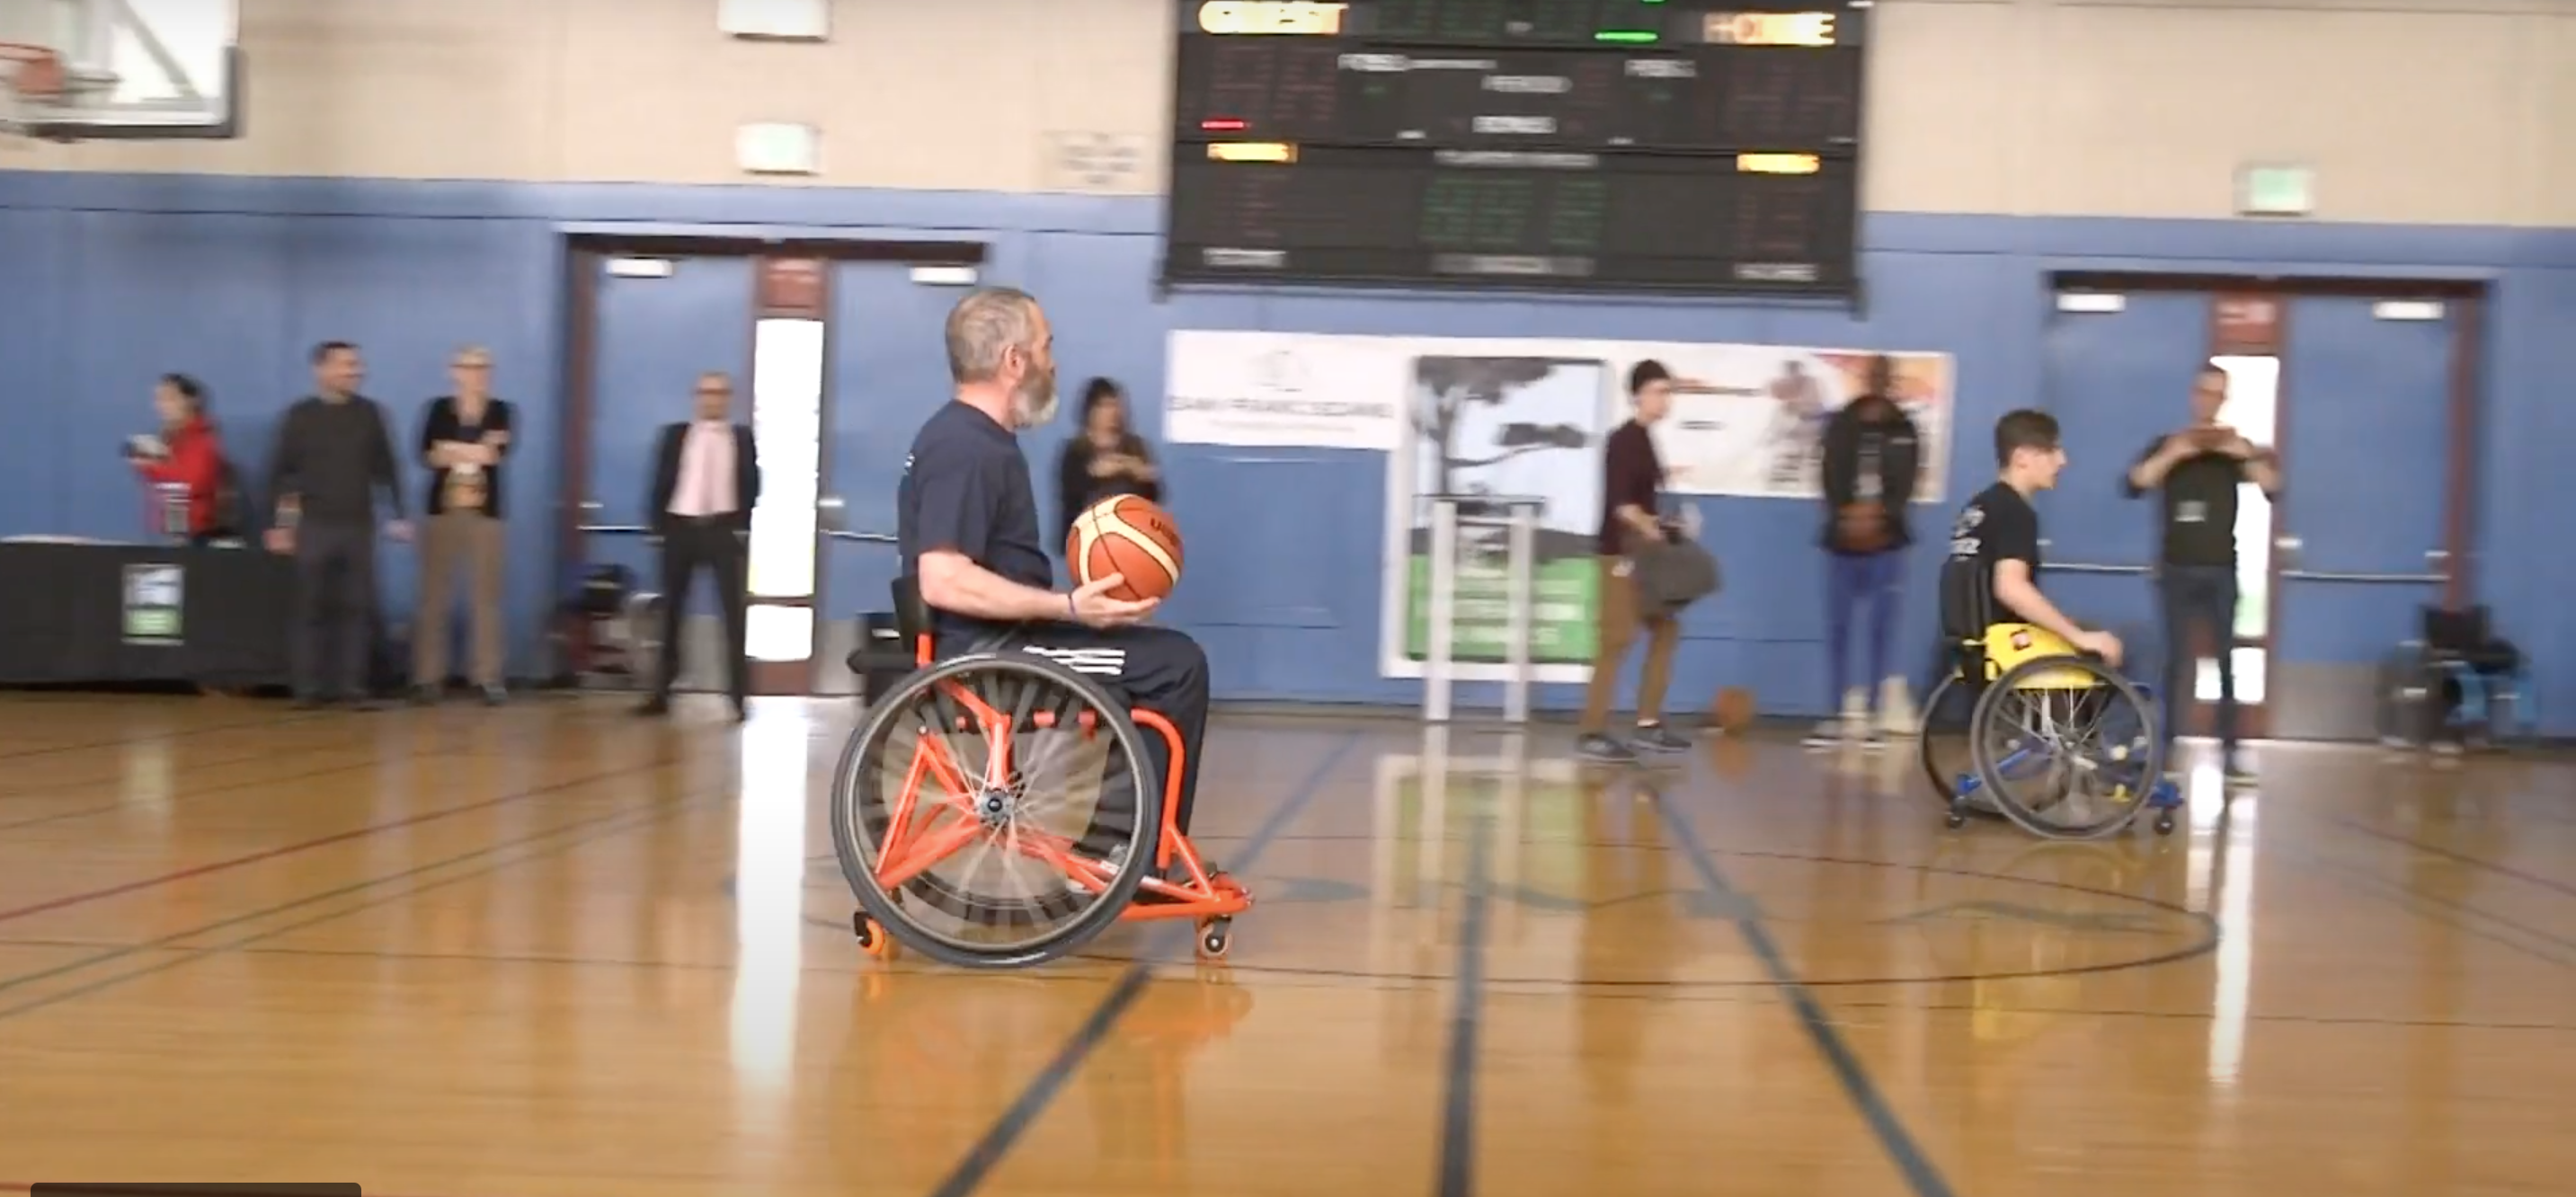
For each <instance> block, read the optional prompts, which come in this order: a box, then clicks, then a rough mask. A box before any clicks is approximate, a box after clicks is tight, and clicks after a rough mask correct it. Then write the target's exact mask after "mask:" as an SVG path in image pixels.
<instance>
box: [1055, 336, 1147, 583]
mask: <svg viewBox="0 0 2576 1197" xmlns="http://www.w3.org/2000/svg"><path fill="white" fill-rule="evenodd" d="M1111 495H1137V496H1140V497H1142V498H1143V499H1144V500H1145V501H1146V502H1148V503H1160V502H1162V501H1163V473H1162V470H1161V469H1159V468H1157V467H1156V466H1155V464H1154V453H1153V450H1151V449H1149V448H1147V447H1146V445H1145V438H1143V437H1141V436H1138V435H1136V432H1135V429H1133V428H1131V427H1129V425H1128V423H1127V395H1126V393H1125V392H1124V391H1121V390H1119V389H1118V384H1117V383H1115V382H1112V381H1110V380H1109V379H1106V378H1095V379H1092V380H1091V381H1090V382H1089V383H1086V384H1084V386H1083V388H1082V426H1081V427H1079V428H1076V429H1075V430H1074V433H1073V439H1072V440H1069V441H1066V442H1065V443H1064V454H1063V456H1061V457H1059V458H1057V459H1056V465H1055V497H1056V521H1055V533H1056V535H1055V543H1056V546H1057V548H1056V551H1057V552H1059V553H1060V552H1063V551H1064V549H1063V545H1064V543H1065V539H1066V538H1067V537H1068V536H1070V535H1072V533H1073V518H1074V517H1075V516H1078V515H1081V514H1082V513H1083V512H1085V511H1089V510H1091V505H1092V504H1094V503H1097V502H1099V501H1101V500H1102V499H1106V498H1108V497H1109V496H1111Z"/></svg>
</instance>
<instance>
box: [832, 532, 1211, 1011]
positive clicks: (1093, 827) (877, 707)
mask: <svg viewBox="0 0 2576 1197" xmlns="http://www.w3.org/2000/svg"><path fill="white" fill-rule="evenodd" d="M894 603H895V612H894V613H895V620H896V624H897V626H898V627H899V628H900V629H901V630H902V633H903V636H904V639H905V641H906V642H907V643H909V644H911V645H912V646H913V652H914V660H915V661H916V662H917V663H918V665H919V668H918V669H917V670H915V671H914V672H913V673H912V674H911V675H910V676H908V677H906V678H904V679H903V680H902V681H901V682H900V683H898V684H896V685H894V686H893V687H892V688H890V689H889V690H887V691H886V692H885V693H884V694H883V695H881V696H879V697H878V698H877V699H876V701H875V702H874V703H873V704H872V705H871V706H870V708H869V710H868V713H867V715H866V716H865V717H864V718H863V719H862V720H861V721H860V724H859V727H858V729H857V730H856V731H855V732H853V733H852V734H851V736H850V740H849V743H848V745H847V746H845V747H844V748H843V749H842V750H841V762H840V767H839V768H838V769H837V770H836V771H835V772H834V774H833V778H832V802H831V817H832V846H833V849H834V851H835V852H836V853H837V854H838V856H839V857H840V862H841V872H842V875H843V876H844V877H846V878H847V879H848V881H849V884H850V890H851V892H852V893H853V894H855V895H856V896H857V898H858V902H859V911H858V913H857V914H855V915H854V916H852V925H853V927H854V929H855V930H856V931H857V933H858V938H859V946H860V947H861V948H862V949H863V950H865V951H866V952H867V953H868V954H869V955H872V956H877V957H879V958H890V957H892V956H893V955H894V954H895V953H896V951H897V948H898V945H900V946H902V947H905V948H913V949H918V950H919V951H921V952H923V953H924V954H926V955H928V956H930V957H932V958H934V959H936V960H939V961H941V962H943V963H946V964H953V965H958V966H962V967H968V968H993V969H1000V968H1023V967H1027V966H1030V965H1035V964H1040V963H1044V962H1046V961H1048V960H1052V959H1055V958H1056V957H1059V956H1063V955H1065V954H1067V953H1070V952H1073V951H1075V950H1076V949H1078V948H1080V947H1082V945H1083V944H1085V943H1087V942H1089V941H1090V940H1091V938H1092V937H1093V936H1096V935H1098V934H1100V933H1101V932H1102V931H1103V930H1106V929H1107V928H1108V926H1109V925H1110V924H1111V923H1114V922H1118V921H1120V920H1122V919H1138V920H1141V919H1191V920H1195V921H1196V923H1197V924H1198V928H1197V929H1198V936H1197V949H1198V955H1199V957H1200V958H1201V959H1203V960H1215V959H1219V958H1222V957H1223V956H1224V955H1225V954H1226V951H1227V949H1228V948H1229V947H1230V946H1231V944H1232V938H1233V935H1232V928H1233V920H1234V916H1235V915H1238V914H1241V913H1243V911H1244V910H1246V909H1248V908H1250V907H1251V905H1252V895H1251V894H1250V893H1248V892H1246V891H1245V890H1244V888H1243V887H1242V886H1241V885H1239V884H1237V883H1236V882H1235V881H1234V880H1233V879H1232V878H1230V877H1227V876H1225V875H1224V874H1222V873H1212V872H1211V871H1210V870H1209V869H1208V867H1207V865H1206V863H1205V862H1204V861H1203V860H1202V859H1201V858H1200V857H1199V854H1198V851H1197V849H1195V848H1194V847H1192V846H1191V844H1190V841H1189V837H1187V836H1185V835H1182V834H1181V832H1180V829H1179V827H1178V826H1177V825H1176V821H1177V818H1178V809H1179V801H1180V778H1181V771H1182V765H1183V763H1184V762H1183V752H1184V751H1185V750H1184V749H1183V747H1182V743H1181V734H1180V731H1179V729H1177V728H1175V727H1173V726H1172V724H1171V723H1170V721H1168V720H1166V719H1164V718H1163V717H1162V716H1161V715H1158V714H1156V713H1154V712H1152V711H1148V710H1143V709H1132V710H1131V709H1130V708H1129V707H1128V706H1127V704H1126V703H1125V702H1123V701H1120V700H1119V699H1117V698H1115V697H1113V696H1112V694H1111V692H1110V690H1109V689H1108V688H1107V687H1104V686H1103V685H1102V684H1101V683H1100V682H1098V681H1096V680H1094V679H1092V678H1090V677H1087V676H1085V675H1083V674H1081V673H1078V672H1075V671H1074V670H1073V669H1071V668H1069V667H1067V666H1065V665H1063V664H1060V663H1058V662H1056V661H1054V660H1052V659H1049V658H1047V657H1043V656H1039V655H1037V654H1034V653H1026V652H1014V651H1004V652H974V653H967V654H964V655H961V656H956V657H952V658H950V659H948V660H945V661H940V660H937V659H936V658H935V657H934V655H933V652H932V644H931V635H930V630H929V629H930V621H929V612H928V609H927V608H925V607H924V606H923V605H922V602H921V592H920V589H919V587H918V585H917V584H916V583H915V582H914V580H913V579H911V578H902V579H898V580H896V582H895V584H894ZM1147 728H1150V729H1152V731H1153V732H1154V733H1155V734H1156V735H1159V736H1160V737H1162V741H1163V744H1164V745H1165V746H1166V747H1167V748H1168V749H1169V751H1168V753H1167V755H1166V756H1165V758H1164V759H1165V761H1166V767H1164V768H1161V769H1157V768H1156V767H1155V764H1154V761H1153V758H1152V756H1151V755H1150V754H1149V753H1148V751H1147V745H1146V741H1145V738H1144V734H1143V731H1142V729H1147ZM1059 767H1060V768H1059Z"/></svg>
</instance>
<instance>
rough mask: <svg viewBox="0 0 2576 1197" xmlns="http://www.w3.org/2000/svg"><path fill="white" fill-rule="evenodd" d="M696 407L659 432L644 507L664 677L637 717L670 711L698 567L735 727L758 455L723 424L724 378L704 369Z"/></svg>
mask: <svg viewBox="0 0 2576 1197" xmlns="http://www.w3.org/2000/svg"><path fill="white" fill-rule="evenodd" d="M695 401H696V404H697V413H696V418H695V419H693V420H690V421H688V422H687V423H682V424H665V425H663V426H662V443H661V448H660V451H659V452H658V453H657V454H656V455H655V461H656V465H655V468H654V471H653V497H652V501H651V502H649V503H647V504H646V505H645V508H644V509H645V511H646V512H648V513H649V514H648V515H647V516H646V518H648V519H650V520H652V521H653V536H654V538H655V539H656V540H658V541H659V542H660V543H661V546H662V675H661V676H660V677H658V678H655V679H654V682H653V697H652V698H651V699H649V700H647V701H646V702H645V703H644V706H643V708H642V709H641V710H640V711H638V712H637V713H638V714H643V715H665V714H669V713H670V710H671V686H672V684H673V683H674V682H675V681H677V680H678V678H679V676H680V649H681V641H680V627H681V616H682V614H683V612H685V611H686V610H687V608H688V605H689V586H690V585H691V584H692V583H694V582H696V581H697V577H698V571H699V570H700V569H704V570H706V571H707V572H709V573H711V574H714V575H715V585H716V602H717V604H718V605H720V606H721V607H722V608H723V609H724V625H725V648H726V659H725V672H726V677H727V678H728V680H729V682H730V686H729V692H730V693H731V695H732V698H733V717H734V721H735V722H741V721H742V719H743V717H744V714H745V705H746V704H747V703H748V701H749V699H750V695H751V662H750V660H749V659H748V658H747V657H746V656H745V655H744V650H745V649H746V648H747V647H748V645H747V644H746V643H745V642H746V641H747V640H748V639H749V631H748V628H747V624H746V621H747V620H748V618H749V613H748V612H746V611H745V610H744V605H745V604H746V603H747V602H748V601H749V599H750V584H749V575H750V557H751V509H752V508H753V507H754V506H756V505H757V504H758V503H759V502H760V458H759V455H758V453H757V451H756V450H755V448H754V445H753V442H752V438H751V426H750V425H748V424H740V423H735V422H733V421H732V419H731V416H732V412H733V380H732V379H731V378H729V377H727V376H726V375H724V374H723V373H722V372H719V371H712V370H711V371H708V372H707V373H705V374H701V375H699V376H698V386H697V395H696V400H695Z"/></svg>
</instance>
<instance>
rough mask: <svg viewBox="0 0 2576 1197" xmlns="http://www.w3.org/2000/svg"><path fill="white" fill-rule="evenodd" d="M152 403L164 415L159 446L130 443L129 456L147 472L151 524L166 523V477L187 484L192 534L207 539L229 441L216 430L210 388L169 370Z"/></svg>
mask: <svg viewBox="0 0 2576 1197" xmlns="http://www.w3.org/2000/svg"><path fill="white" fill-rule="evenodd" d="M152 406H153V408H154V410H156V411H158V412H159V413H160V415H161V438H160V439H161V443H160V445H159V446H158V449H159V451H158V452H157V453H156V452H152V451H150V447H147V446H138V447H129V448H128V450H127V455H128V457H129V458H130V459H131V460H132V461H133V462H134V472H135V473H137V474H139V475H141V476H142V477H143V481H144V483H145V484H146V486H147V487H148V488H150V489H151V494H150V499H151V504H150V506H149V507H148V508H147V511H148V512H149V519H150V521H151V526H152V527H153V528H155V529H158V528H160V527H161V525H162V516H161V495H160V492H159V489H158V488H159V487H160V485H161V484H163V483H177V484H180V485H184V486H186V487H187V488H188V536H189V539H191V540H197V541H203V540H205V539H207V538H208V537H209V536H210V535H212V534H213V533H214V532H215V531H216V530H217V529H216V528H215V514H216V513H215V488H216V484H217V482H218V481H219V480H220V478H221V477H222V474H223V460H224V446H223V441H222V439H221V438H219V437H217V436H216V435H215V426H214V424H213V423H212V422H211V421H209V420H207V419H206V388H204V387H203V386H200V385H198V383H197V380H196V379H193V378H190V377H188V376H187V375H185V374H164V375H162V376H161V384H160V385H159V386H157V387H154V388H153V390H152Z"/></svg>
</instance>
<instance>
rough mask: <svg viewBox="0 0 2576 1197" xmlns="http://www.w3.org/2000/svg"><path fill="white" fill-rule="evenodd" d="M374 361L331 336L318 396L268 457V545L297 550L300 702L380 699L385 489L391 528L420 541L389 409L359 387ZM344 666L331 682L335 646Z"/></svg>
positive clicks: (317, 351) (294, 411)
mask: <svg viewBox="0 0 2576 1197" xmlns="http://www.w3.org/2000/svg"><path fill="white" fill-rule="evenodd" d="M365 378H366V364H365V363H364V362H362V361H361V360H359V357H358V347H357V346H355V345H352V344H350V343H348V342H346V341H325V342H323V343H322V344H320V345H318V346H315V347H314V350H313V382H314V391H313V394H311V395H309V396H307V397H305V398H304V399H301V400H299V401H297V402H296V404H295V406H293V407H291V408H288V409H287V411H286V419H285V421H284V422H283V423H281V424H280V425H279V426H278V430H277V451H276V452H275V453H273V454H271V455H270V457H269V485H268V493H270V494H272V495H275V496H276V503H277V522H276V524H275V525H274V526H273V527H271V528H270V529H269V533H268V545H269V548H270V549H272V550H274V551H276V552H280V553H293V554H295V607H296V612H295V622H296V626H297V628H298V629H299V630H298V633H297V635H296V638H295V659H294V666H293V673H294V680H295V699H296V705H298V706H300V707H307V708H311V707H320V706H326V705H328V704H330V703H331V702H333V701H335V700H336V701H344V702H349V703H352V704H354V705H356V706H358V707H360V708H362V709H365V708H369V707H372V706H373V703H372V701H371V700H370V698H369V695H368V688H367V685H366V677H367V666H368V664H369V663H370V660H371V659H372V657H373V655H374V654H373V652H372V651H371V650H372V649H373V647H374V640H375V637H374V632H375V616H376V529H375V523H376V490H377V489H378V488H379V487H381V488H383V490H384V492H385V497H386V499H387V500H388V501H389V502H390V503H391V504H392V506H393V511H394V518H393V519H392V520H391V521H389V522H387V523H386V524H385V535H387V536H389V537H391V538H393V539H394V540H396V541H402V540H408V539H410V538H411V525H410V524H409V523H408V522H406V519H405V516H406V512H405V510H404V507H403V494H402V479H401V477H400V476H399V475H398V474H397V473H396V472H395V468H394V446H393V440H392V438H390V437H389V436H387V435H386V433H385V413H384V409H383V408H382V407H379V406H377V404H376V401H375V400H373V399H369V398H367V397H365V396H363V395H360V394H359V393H358V384H359V383H360V382H361V381H363V380H364V379H365ZM335 646H336V647H337V649H338V654H339V657H338V660H337V661H336V662H334V664H336V665H337V666H338V669H337V671H336V672H335V673H333V674H331V675H330V677H331V678H332V679H334V680H333V682H327V683H326V681H325V680H324V679H325V675H324V672H323V660H324V658H325V657H326V656H329V655H330V652H331V650H332V649H333V648H334V647H335Z"/></svg>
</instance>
